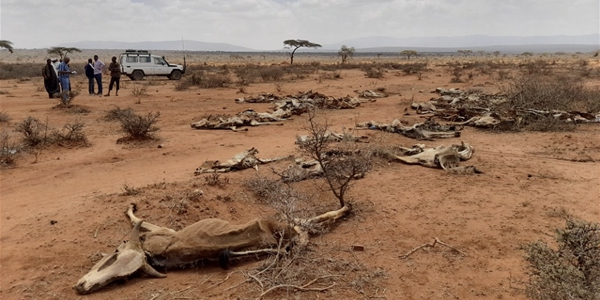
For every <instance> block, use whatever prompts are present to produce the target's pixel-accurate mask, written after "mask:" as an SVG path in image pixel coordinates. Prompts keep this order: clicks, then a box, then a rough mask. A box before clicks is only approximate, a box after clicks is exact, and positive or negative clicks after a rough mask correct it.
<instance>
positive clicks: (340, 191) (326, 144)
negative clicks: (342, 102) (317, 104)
mask: <svg viewBox="0 0 600 300" xmlns="http://www.w3.org/2000/svg"><path fill="white" fill-rule="evenodd" d="M307 121H308V125H307V127H306V130H307V131H308V139H307V140H306V142H303V143H300V144H299V148H300V150H301V151H302V152H304V153H306V154H308V155H310V156H311V157H312V158H313V159H314V160H316V161H317V162H318V163H319V165H320V167H321V168H322V169H323V175H324V177H325V181H326V182H327V185H328V186H329V188H330V190H331V192H332V193H333V194H334V196H335V197H336V198H337V199H338V200H339V202H340V207H344V206H345V205H346V194H347V193H348V191H349V190H350V188H351V186H352V184H351V183H352V181H353V180H355V179H357V178H361V177H364V175H365V173H366V172H367V171H369V170H370V168H371V162H370V159H369V153H368V151H364V150H363V151H361V150H360V149H357V148H356V147H354V146H355V143H354V142H342V144H341V146H338V147H334V146H333V143H335V142H334V141H332V139H331V138H330V124H329V123H328V121H327V120H324V121H320V122H319V121H318V120H317V114H316V110H314V109H312V110H309V112H308V119H307Z"/></svg>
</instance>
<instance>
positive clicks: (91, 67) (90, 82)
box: [83, 58, 94, 95]
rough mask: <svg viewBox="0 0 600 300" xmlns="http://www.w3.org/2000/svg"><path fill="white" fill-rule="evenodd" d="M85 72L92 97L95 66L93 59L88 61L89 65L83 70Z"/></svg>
mask: <svg viewBox="0 0 600 300" xmlns="http://www.w3.org/2000/svg"><path fill="white" fill-rule="evenodd" d="M83 69H84V70H85V76H86V77H87V78H88V92H89V93H90V95H93V94H94V64H93V62H92V59H91V58H89V59H88V63H87V65H85V67H84V68H83Z"/></svg>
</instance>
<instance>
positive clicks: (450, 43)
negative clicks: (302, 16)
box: [322, 34, 600, 50]
mask: <svg viewBox="0 0 600 300" xmlns="http://www.w3.org/2000/svg"><path fill="white" fill-rule="evenodd" d="M342 45H346V46H349V47H354V48H356V49H364V48H382V47H402V48H405V49H406V48H415V47H428V48H461V49H471V48H475V47H490V46H498V45H501V46H524V45H592V46H596V48H598V47H600V34H588V35H578V36H566V35H556V36H525V37H522V36H488V35H469V36H457V37H448V36H439V37H410V38H395V37H389V36H372V37H364V38H357V39H350V40H345V41H342V42H339V43H335V44H327V45H323V48H322V49H332V50H334V49H339V48H340V47H341V46H342Z"/></svg>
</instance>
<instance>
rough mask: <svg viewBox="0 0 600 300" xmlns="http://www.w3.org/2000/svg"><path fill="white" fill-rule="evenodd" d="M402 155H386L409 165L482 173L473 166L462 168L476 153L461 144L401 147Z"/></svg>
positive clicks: (471, 147)
mask: <svg viewBox="0 0 600 300" xmlns="http://www.w3.org/2000/svg"><path fill="white" fill-rule="evenodd" d="M399 149H400V152H402V154H401V155H394V154H389V153H386V154H384V156H386V157H387V158H388V159H391V160H396V161H400V162H402V163H405V164H409V165H422V166H425V167H430V168H442V169H444V170H448V171H457V172H469V173H482V172H481V171H479V170H478V169H477V168H475V167H473V166H467V167H461V166H460V165H459V164H460V162H461V161H466V160H469V159H470V158H471V157H472V156H473V153H474V151H475V150H474V149H473V146H471V145H470V144H467V143H464V142H461V144H460V145H451V146H444V145H441V146H438V147H435V148H426V147H425V145H415V146H413V147H412V148H403V147H399Z"/></svg>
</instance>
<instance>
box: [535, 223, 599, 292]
mask: <svg viewBox="0 0 600 300" xmlns="http://www.w3.org/2000/svg"><path fill="white" fill-rule="evenodd" d="M555 239H556V242H557V244H558V248H557V249H556V250H554V249H552V248H551V247H550V246H548V245H547V244H546V243H544V242H542V241H537V242H532V243H529V244H527V245H525V246H524V250H525V252H526V255H525V260H526V261H527V263H528V270H529V282H528V284H527V289H526V294H527V296H528V297H529V298H531V299H540V300H541V299H590V300H597V299H600V224H598V223H591V222H590V223H588V222H585V221H579V220H573V219H567V224H566V226H565V228H564V229H559V230H557V235H556V237H555Z"/></svg>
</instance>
